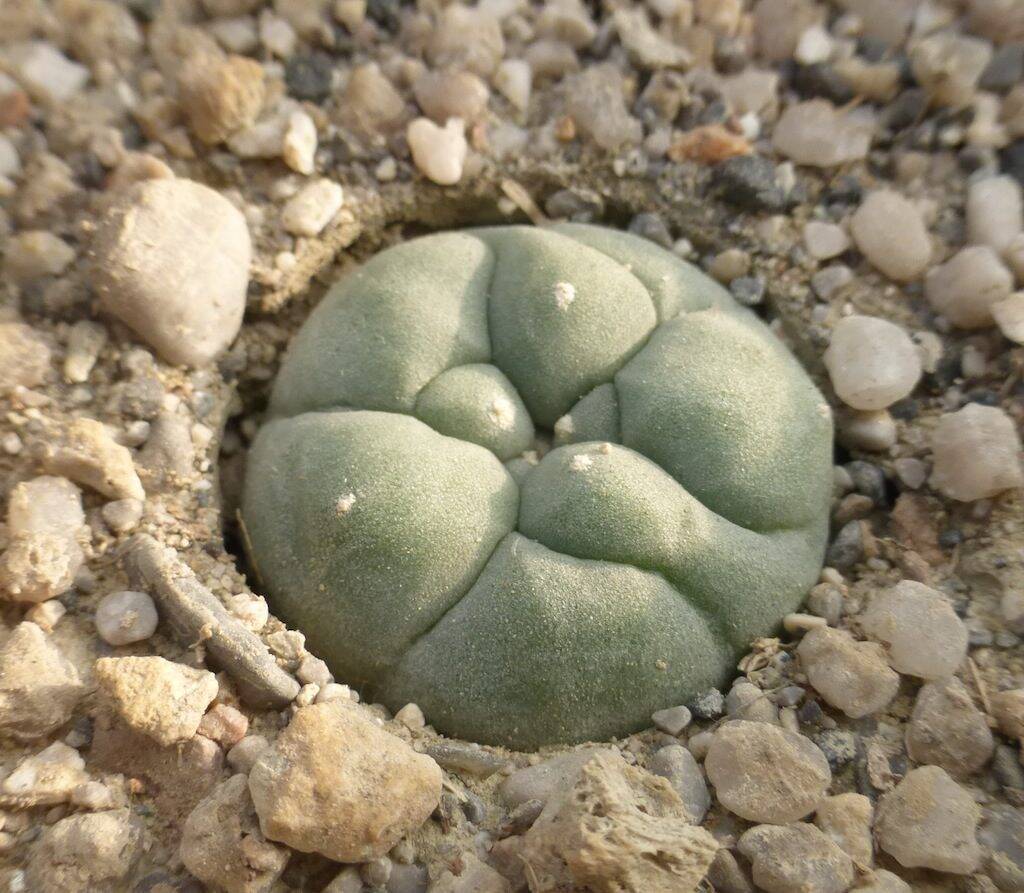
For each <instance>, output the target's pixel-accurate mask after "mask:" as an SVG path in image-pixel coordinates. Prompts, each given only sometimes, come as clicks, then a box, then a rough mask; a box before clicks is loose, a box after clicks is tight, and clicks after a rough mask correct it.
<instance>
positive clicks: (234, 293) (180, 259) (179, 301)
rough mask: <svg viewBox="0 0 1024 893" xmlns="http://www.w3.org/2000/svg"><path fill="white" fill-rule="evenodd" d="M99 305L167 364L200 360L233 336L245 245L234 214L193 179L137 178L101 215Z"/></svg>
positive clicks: (245, 276) (241, 303)
mask: <svg viewBox="0 0 1024 893" xmlns="http://www.w3.org/2000/svg"><path fill="white" fill-rule="evenodd" d="M93 253H94V255H95V263H94V265H93V268H92V283H93V287H94V288H95V289H96V292H97V294H98V295H99V298H100V305H101V306H102V308H103V309H104V310H105V311H106V312H107V313H110V314H111V315H113V316H115V317H117V318H118V319H120V320H121V321H122V322H124V323H125V324H127V325H128V326H129V327H130V328H132V329H134V330H135V332H136V333H137V334H139V335H140V336H141V337H142V338H144V339H145V340H146V341H148V342H149V343H150V344H152V345H153V346H154V347H155V348H156V349H157V350H158V351H160V353H161V354H162V355H163V357H164V358H165V359H166V360H168V361H169V362H171V363H177V364H181V365H201V364H203V363H207V362H209V361H210V360H212V359H213V358H214V357H216V356H217V355H218V354H219V353H221V351H223V350H224V349H225V348H226V347H227V346H228V345H229V344H230V343H231V342H232V341H233V340H234V337H235V335H237V334H238V329H239V327H240V326H241V323H242V314H243V313H244V311H245V295H246V289H247V287H248V284H249V260H250V256H251V253H252V244H251V241H250V238H249V230H248V227H247V225H246V222H245V218H244V217H243V216H242V213H241V212H240V211H239V210H238V209H237V208H235V206H234V205H232V204H231V203H230V202H229V201H228V200H227V199H226V198H224V197H223V196H222V195H221V194H220V193H218V192H216V191H215V190H213V189H209V188H208V187H206V186H203V185H202V184H200V183H195V182H193V181H192V180H183V179H155V180H144V181H142V182H140V183H137V184H136V185H135V186H133V187H131V188H130V189H128V190H126V191H125V192H124V193H122V194H121V195H120V196H118V198H117V199H116V201H115V202H114V204H113V205H112V207H111V209H110V210H109V211H108V212H107V215H106V216H105V217H104V218H103V220H101V221H100V224H99V226H98V228H97V232H96V237H95V240H94V243H93Z"/></svg>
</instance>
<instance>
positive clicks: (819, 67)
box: [793, 62, 853, 105]
mask: <svg viewBox="0 0 1024 893" xmlns="http://www.w3.org/2000/svg"><path fill="white" fill-rule="evenodd" d="M793 87H794V89H795V90H796V91H797V93H799V94H800V95H801V96H802V97H804V98H807V99H812V98H814V97H821V98H823V99H828V100H830V101H831V102H834V103H835V104H836V105H844V104H845V103H847V102H849V101H850V100H851V99H853V90H852V89H850V85H849V84H848V83H847V82H846V80H845V79H844V78H843V77H841V76H840V74H839V72H837V71H836V70H835V69H834V68H833V67H832V66H831V65H829V64H827V63H825V62H818V63H816V64H815V65H802V66H800V67H799V68H798V69H797V70H796V72H795V73H794V74H793Z"/></svg>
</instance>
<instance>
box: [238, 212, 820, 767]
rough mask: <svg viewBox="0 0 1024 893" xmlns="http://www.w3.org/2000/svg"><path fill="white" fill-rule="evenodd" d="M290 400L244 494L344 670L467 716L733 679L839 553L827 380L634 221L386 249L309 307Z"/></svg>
mask: <svg viewBox="0 0 1024 893" xmlns="http://www.w3.org/2000/svg"><path fill="white" fill-rule="evenodd" d="M270 416H271V419H270V421H268V422H267V424H266V425H265V426H264V427H263V429H262V430H261V431H260V433H259V435H258V437H257V438H256V441H255V443H254V445H253V448H252V451H251V454H250V458H249V468H248V473H247V479H246V488H245V494H244V501H243V519H244V521H245V526H246V532H247V535H248V542H249V548H250V550H251V558H252V562H253V565H254V568H255V570H256V571H257V574H258V576H259V577H260V579H261V580H262V583H263V585H264V586H265V588H266V591H267V594H268V596H269V597H270V598H271V601H272V604H273V606H274V608H275V610H277V611H278V613H279V614H280V615H281V616H282V617H283V618H284V619H285V620H286V621H288V622H289V623H290V624H292V625H294V626H296V627H297V628H298V629H300V630H302V631H303V632H304V633H305V634H306V637H307V640H308V641H309V643H310V645H311V647H312V649H313V650H314V651H315V652H316V653H317V654H319V655H321V656H322V657H324V658H325V659H326V660H327V661H328V663H329V664H330V666H331V667H332V669H333V671H334V672H335V674H337V676H338V678H339V679H340V680H342V681H345V682H348V683H350V684H354V685H356V686H359V687H360V688H362V689H364V690H365V692H366V694H368V695H369V696H371V697H373V698H375V699H378V700H380V701H382V702H383V703H384V704H386V705H388V706H389V707H391V708H392V709H397V708H399V707H401V706H402V705H404V704H406V703H408V702H410V701H413V702H415V703H417V704H418V705H419V706H420V707H421V708H422V709H423V711H424V713H425V714H426V716H427V717H428V719H429V720H430V722H431V723H433V724H434V725H435V726H436V727H437V728H438V729H439V730H441V731H443V732H445V733H447V734H450V735H454V736H459V737H463V738H469V739H472V740H476V741H481V742H486V743H497V744H504V745H508V746H510V747H515V748H534V747H537V746H540V745H544V744H552V743H556V742H576V741H582V740H587V739H601V738H607V737H610V736H615V735H622V734H626V733H629V732H632V731H635V730H636V729H638V728H642V727H643V726H645V725H646V724H648V722H649V720H650V715H651V713H652V712H653V711H655V710H658V709H660V708H664V707H668V706H672V705H675V704H679V703H683V702H685V701H686V700H687V699H688V698H689V697H691V696H692V695H694V694H695V693H697V692H699V691H701V690H704V689H707V688H709V687H711V686H715V685H721V684H722V683H723V682H724V681H725V680H726V679H727V677H728V674H729V672H730V670H731V669H732V668H733V666H734V664H735V660H736V658H737V656H738V655H739V654H741V653H742V652H743V651H744V650H745V649H746V648H747V647H748V646H749V644H750V642H751V640H752V639H754V638H755V637H757V636H761V635H765V634H768V633H770V632H771V631H772V630H773V629H774V628H775V627H776V626H777V624H778V622H779V620H780V619H781V617H782V616H783V615H784V614H785V613H786V612H788V611H791V610H793V609H794V608H796V607H797V606H798V605H799V604H800V602H801V600H802V598H803V596H804V594H805V593H806V591H807V589H808V588H809V587H810V586H811V585H812V584H813V583H814V581H815V579H816V578H817V575H818V572H819V570H820V568H821V560H822V553H823V550H824V546H825V539H826V533H827V523H828V522H827V518H828V504H829V493H830V488H831V480H832V478H831V445H832V425H831V420H830V414H829V411H828V407H827V404H826V403H825V401H824V399H823V398H822V396H821V395H820V394H819V393H818V391H817V390H816V389H815V387H814V385H813V384H812V383H811V381H810V380H809V378H808V377H807V376H806V374H805V373H804V371H803V370H802V369H801V367H800V366H799V364H798V363H797V361H796V360H795V359H794V358H793V357H792V356H791V355H790V353H789V352H788V351H787V350H786V349H785V347H784V346H783V345H782V344H781V343H780V342H779V341H778V340H777V339H776V338H775V336H774V335H772V333H771V332H769V330H768V329H767V328H766V327H765V326H764V325H763V324H762V323H761V322H760V321H759V320H758V319H757V318H756V317H755V316H754V315H753V314H752V313H750V312H749V311H748V310H746V309H744V308H742V307H740V306H739V305H737V304H736V303H734V302H733V300H732V298H731V297H730V296H729V294H728V292H726V291H725V290H724V289H723V288H721V287H720V286H719V285H717V284H716V283H714V282H713V281H712V280H710V279H708V278H707V277H706V276H704V274H702V273H701V272H699V271H698V270H697V269H696V268H695V267H693V266H691V265H690V264H687V263H685V262H683V261H681V260H679V259H678V258H676V257H675V256H673V255H672V254H669V253H668V252H666V251H664V250H662V249H661V248H658V247H657V246H655V245H653V244H652V243H650V242H647V241H645V240H643V239H640V238H638V237H635V236H631V235H627V234H624V233H620V232H616V231H612V230H607V229H602V228H598V227H592V226H583V225H576V224H566V225H559V226H553V227H550V228H544V229H538V228H530V227H521V226H510V227H497V228H492V229H478V230H467V231H461V232H447V233H440V234H437V235H431V236H426V237H423V238H419V239H415V240H413V241H410V242H406V243H404V244H402V245H399V246H397V247H394V248H391V249H389V250H387V251H385V252H383V253H381V254H379V255H378V256H376V257H375V258H373V259H372V260H371V261H370V262H369V263H367V264H366V265H365V266H363V267H362V268H361V269H360V270H359V271H358V272H356V273H354V274H352V275H351V276H349V277H348V278H346V279H345V280H344V281H342V282H341V283H339V284H338V285H336V286H335V287H334V288H333V289H332V290H331V291H330V292H329V293H328V295H327V296H326V297H325V298H324V300H323V301H322V303H321V304H320V305H319V306H318V307H317V308H316V310H314V311H313V313H312V315H311V316H310V318H309V320H308V321H307V322H306V324H305V325H304V326H303V328H302V330H301V331H300V332H299V334H298V336H297V337H296V338H295V341H294V343H293V345H292V347H291V350H290V352H289V354H288V356H287V358H286V359H285V362H284V365H283V367H282V369H281V372H280V375H279V377H278V379H277V383H276V386H275V388H274V392H273V396H272V399H271V404H270ZM538 444H544V445H550V446H551V448H550V450H549V451H547V452H543V447H542V448H541V449H539V450H538V449H537V445H538ZM533 450H537V451H536V452H531V451H533ZM540 454H542V457H541V458H539V461H538V458H537V457H538V455H540Z"/></svg>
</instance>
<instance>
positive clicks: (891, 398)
mask: <svg viewBox="0 0 1024 893" xmlns="http://www.w3.org/2000/svg"><path fill="white" fill-rule="evenodd" d="M824 361H825V367H826V368H827V369H828V372H829V376H830V378H831V379H832V386H833V387H834V388H835V389H836V394H837V395H838V397H839V399H840V400H842V401H843V402H844V403H846V404H847V405H848V406H852V407H853V408H854V409H885V408H886V407H887V406H891V405H892V404H893V403H895V402H896V401H897V400H902V399H903V398H904V397H906V396H907V395H908V394H909V393H911V391H913V390H914V388H915V387H916V385H917V382H918V380H919V379H920V378H921V358H920V356H919V354H918V351H917V348H916V346H915V345H914V342H913V341H911V340H910V336H909V335H908V334H907V333H906V332H905V331H904V330H903V329H901V328H900V327H899V326H897V325H895V324H894V323H891V322H889V321H888V320H885V319H878V318H877V317H873V316H847V317H844V318H843V319H841V320H840V321H839V322H838V323H837V324H836V327H835V329H833V331H832V340H831V342H830V343H829V346H828V349H827V350H826V351H825V356H824Z"/></svg>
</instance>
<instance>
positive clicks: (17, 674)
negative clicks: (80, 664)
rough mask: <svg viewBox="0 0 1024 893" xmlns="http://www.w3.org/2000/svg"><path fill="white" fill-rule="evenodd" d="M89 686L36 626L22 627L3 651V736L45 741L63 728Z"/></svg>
mask: <svg viewBox="0 0 1024 893" xmlns="http://www.w3.org/2000/svg"><path fill="white" fill-rule="evenodd" d="M84 694H85V686H84V685H83V684H82V681H81V679H79V677H78V672H77V671H76V670H75V667H74V665H73V664H72V663H71V662H70V661H69V660H68V659H67V658H66V657H64V655H62V654H61V653H60V650H59V649H58V648H57V646H56V645H54V644H53V642H52V640H51V639H50V637H49V636H47V635H46V633H44V632H43V631H42V630H41V629H40V628H39V627H38V626H36V625H35V624H34V623H28V622H26V623H21V624H19V625H18V626H16V627H15V628H14V631H13V632H12V633H11V634H10V635H9V636H8V637H7V641H5V642H4V643H3V645H2V646H0V734H2V735H9V736H11V737H12V738H17V739H19V740H31V739H34V738H41V737H42V736H44V735H46V734H49V733H50V732H52V731H53V730H54V729H57V728H59V727H60V726H62V725H64V723H66V722H67V721H68V720H69V719H70V718H71V714H72V712H73V711H74V709H75V707H76V706H77V704H78V702H79V700H81V698H82V696H83V695H84Z"/></svg>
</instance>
